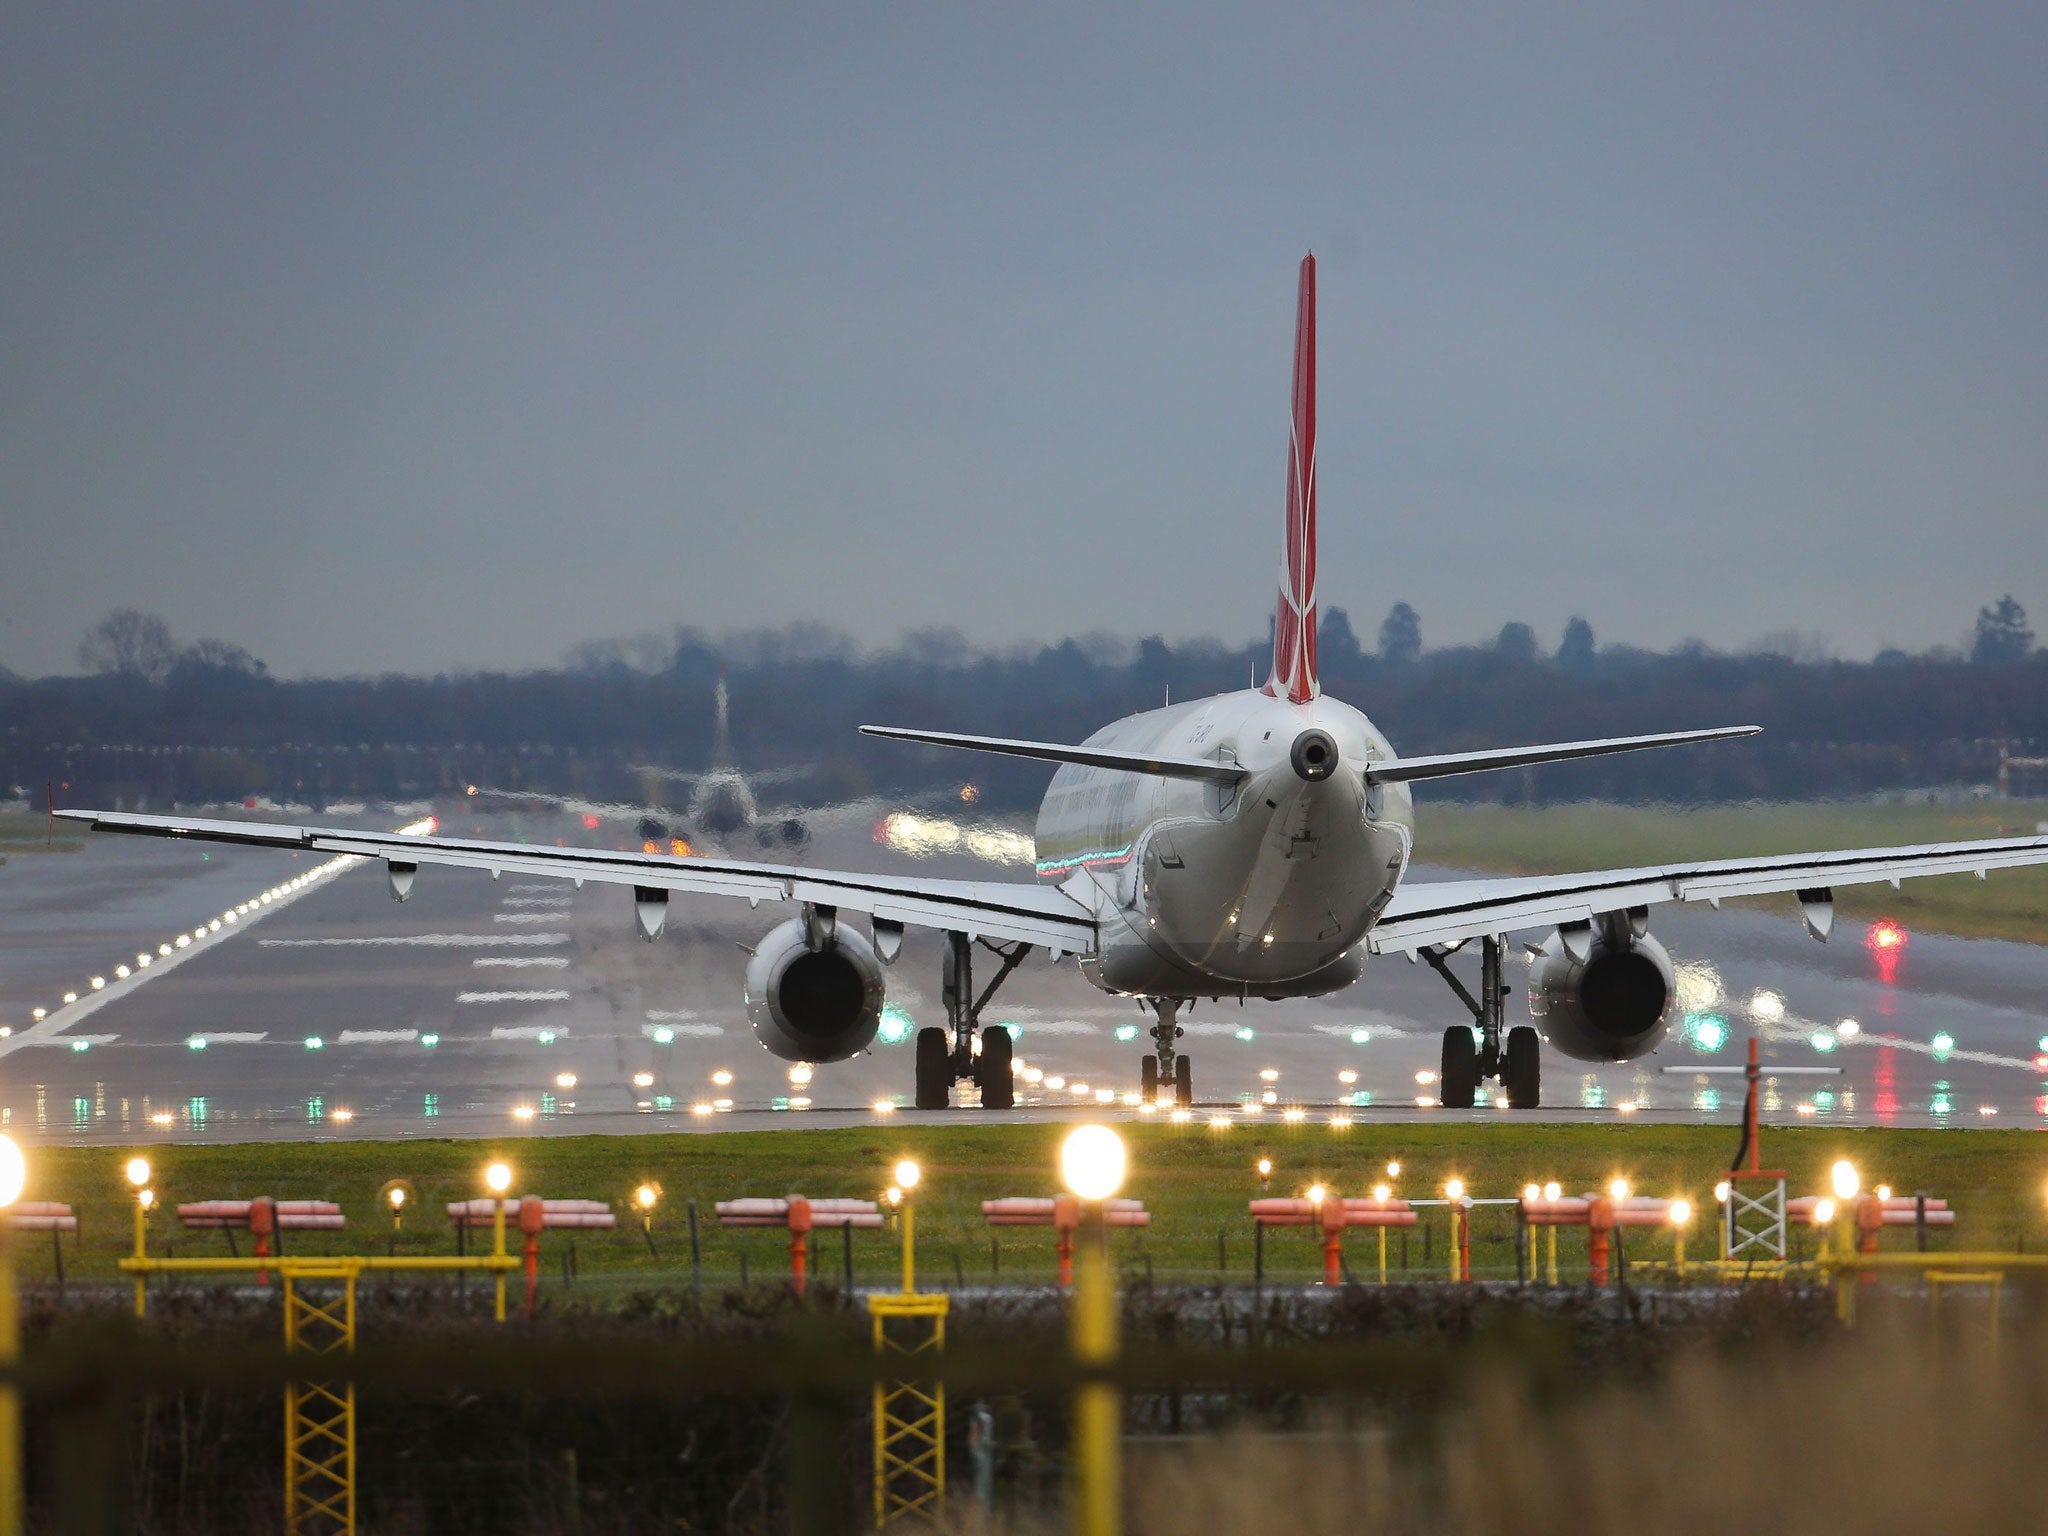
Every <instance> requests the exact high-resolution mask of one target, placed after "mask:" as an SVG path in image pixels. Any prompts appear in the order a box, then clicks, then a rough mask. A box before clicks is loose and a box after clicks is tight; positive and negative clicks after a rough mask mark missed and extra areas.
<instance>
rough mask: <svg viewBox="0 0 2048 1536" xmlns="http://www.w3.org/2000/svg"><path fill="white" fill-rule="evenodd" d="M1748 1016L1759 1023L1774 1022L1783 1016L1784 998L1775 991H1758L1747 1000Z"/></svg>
mask: <svg viewBox="0 0 2048 1536" xmlns="http://www.w3.org/2000/svg"><path fill="white" fill-rule="evenodd" d="M1749 1016H1750V1017H1751V1018H1753V1019H1755V1020H1756V1021H1757V1022H1758V1023H1759V1024H1775V1023H1777V1022H1778V1021H1779V1020H1780V1019H1782V1018H1784V1017H1785V999H1784V998H1782V997H1780V996H1779V995H1778V994H1777V993H1775V992H1758V993H1757V994H1756V995H1755V996H1753V997H1751V998H1750V1000H1749Z"/></svg>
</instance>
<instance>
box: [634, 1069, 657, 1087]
mask: <svg viewBox="0 0 2048 1536" xmlns="http://www.w3.org/2000/svg"><path fill="white" fill-rule="evenodd" d="M633 1086H634V1087H635V1088H652V1087H653V1086H654V1074H653V1073H652V1072H635V1073H634V1074H633Z"/></svg>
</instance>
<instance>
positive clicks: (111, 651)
mask: <svg viewBox="0 0 2048 1536" xmlns="http://www.w3.org/2000/svg"><path fill="white" fill-rule="evenodd" d="M177 659H178V647H177V645H176V643H175V642H173V641H172V639H171V626H170V625H168V624H166V623H165V622H164V621H163V617H162V615H160V614H154V613H144V612H143V611H142V610H141V609H139V608H116V609H115V610H114V611H113V612H112V613H110V614H108V615H107V616H106V617H105V618H104V619H101V620H100V621H99V623H97V624H95V625H94V626H93V627H92V628H91V629H89V630H87V631H86V632H85V638H84V639H83V640H81V641H79V642H78V664H79V665H80V666H82V667H84V668H85V669H86V670H87V671H88V672H100V673H106V674H110V675H112V676H116V677H133V678H140V679H141V680H142V681H143V682H146V683H160V682H162V681H163V680H164V678H165V677H167V676H169V674H170V670H171V667H172V665H173V664H174V663H175V662H176V661H177Z"/></svg>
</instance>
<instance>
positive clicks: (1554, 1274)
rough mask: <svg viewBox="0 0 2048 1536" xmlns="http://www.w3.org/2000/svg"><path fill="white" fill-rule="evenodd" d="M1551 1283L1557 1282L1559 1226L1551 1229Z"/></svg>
mask: <svg viewBox="0 0 2048 1536" xmlns="http://www.w3.org/2000/svg"><path fill="white" fill-rule="evenodd" d="M1550 1283H1551V1284H1552V1285H1555V1284H1557V1228H1556V1226H1554V1225H1553V1226H1552V1227H1551V1229H1550Z"/></svg>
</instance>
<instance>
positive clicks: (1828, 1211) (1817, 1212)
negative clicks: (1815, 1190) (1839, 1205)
mask: <svg viewBox="0 0 2048 1536" xmlns="http://www.w3.org/2000/svg"><path fill="white" fill-rule="evenodd" d="M1834 1219H1835V1202H1834V1201H1832V1200H1830V1199H1828V1198H1827V1197H1826V1196H1825V1195H1823V1196H1822V1197H1821V1198H1820V1199H1818V1200H1816V1201H1814V1202H1813V1224H1814V1225H1815V1226H1816V1227H1824V1226H1826V1225H1827V1224H1828V1223H1829V1222H1831V1221H1833V1220H1834Z"/></svg>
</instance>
